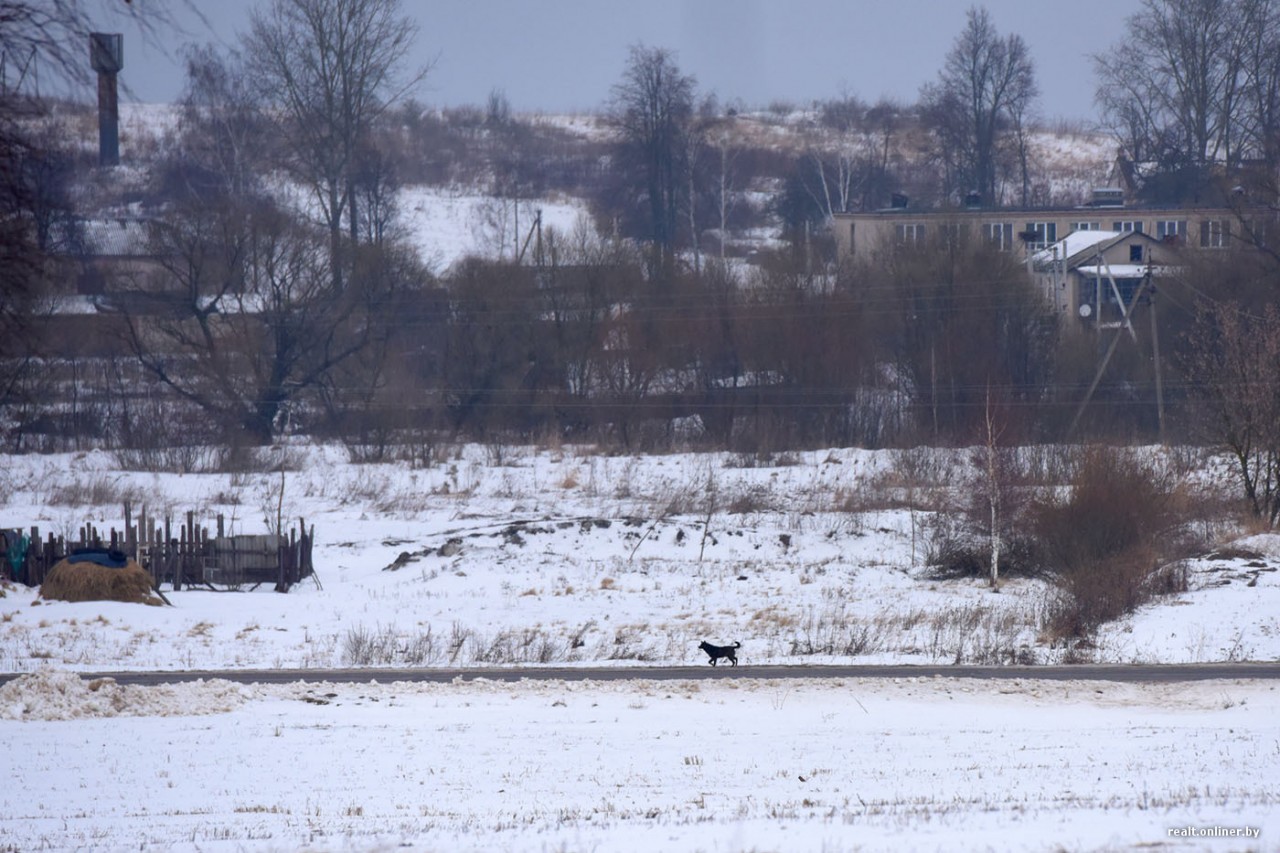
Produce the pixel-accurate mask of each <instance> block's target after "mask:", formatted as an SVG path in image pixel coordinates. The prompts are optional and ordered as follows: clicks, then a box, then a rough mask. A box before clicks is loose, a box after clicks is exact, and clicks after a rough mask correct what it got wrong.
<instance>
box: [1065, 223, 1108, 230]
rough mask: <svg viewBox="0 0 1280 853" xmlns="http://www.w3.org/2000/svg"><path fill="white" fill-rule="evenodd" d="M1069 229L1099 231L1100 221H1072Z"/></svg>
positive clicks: (1100, 227)
mask: <svg viewBox="0 0 1280 853" xmlns="http://www.w3.org/2000/svg"><path fill="white" fill-rule="evenodd" d="M1071 230H1072V231H1101V230H1102V223H1101V222H1072V223H1071Z"/></svg>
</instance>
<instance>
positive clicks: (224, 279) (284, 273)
mask: <svg viewBox="0 0 1280 853" xmlns="http://www.w3.org/2000/svg"><path fill="white" fill-rule="evenodd" d="M152 250H153V251H154V252H155V254H156V256H157V257H159V258H161V259H162V263H163V264H164V267H165V270H164V276H163V277H164V284H165V287H166V288H167V293H166V292H163V291H162V292H156V291H154V290H151V289H150V288H148V287H146V283H142V285H143V286H142V287H140V288H139V291H138V293H137V294H136V296H135V301H136V302H138V303H139V304H141V305H145V304H146V303H147V301H152V302H154V303H159V304H160V305H162V306H163V308H162V310H156V308H151V309H150V310H138V311H136V312H133V313H130V314H129V315H127V316H126V320H127V322H128V326H129V337H130V342H131V345H132V347H133V352H134V355H135V356H136V357H137V358H138V360H139V362H140V363H141V365H142V367H143V368H144V369H145V370H146V371H147V372H148V373H149V374H150V375H151V376H152V377H153V378H154V379H156V380H157V381H158V382H160V383H161V384H162V385H164V386H165V387H167V388H169V389H170V390H171V391H172V392H173V393H175V394H176V395H177V396H179V397H181V398H182V399H184V400H186V401H187V402H189V403H191V404H193V405H195V406H196V407H198V408H199V409H200V410H202V411H203V412H204V413H206V414H207V415H209V416H210V417H211V418H212V419H213V420H214V421H215V422H216V423H217V424H219V425H220V426H221V427H222V428H223V429H224V430H225V431H226V436H227V438H228V440H235V439H236V438H240V439H241V440H244V439H247V440H248V441H250V442H255V443H265V442H269V441H271V440H272V438H273V437H274V436H275V435H276V434H277V431H278V430H279V428H280V423H281V419H282V418H283V417H285V416H286V415H287V414H288V411H289V408H290V406H291V405H292V404H294V403H296V402H298V401H302V400H305V399H307V398H308V395H313V394H315V393H316V391H317V389H318V388H320V387H321V385H322V384H323V382H324V381H325V379H326V377H327V376H328V375H329V373H330V372H331V371H333V370H334V369H335V368H337V367H338V366H339V365H342V364H343V363H344V362H345V361H346V360H348V359H350V358H352V357H353V356H354V355H356V354H357V353H359V352H360V351H361V349H362V348H363V347H364V346H365V344H366V343H367V341H368V336H369V334H370V333H371V329H370V324H369V323H367V322H365V320H364V318H366V317H367V316H368V314H367V308H368V305H369V304H371V303H376V301H377V300H376V294H365V293H362V292H361V291H360V288H358V287H356V286H355V283H354V282H355V279H354V278H353V283H352V285H350V286H346V287H339V286H337V285H336V284H335V283H334V281H333V280H332V278H331V277H330V275H329V259H328V257H327V252H326V251H325V240H324V238H323V236H321V235H319V234H315V233H313V232H312V231H309V230H308V229H307V228H306V227H304V226H300V225H298V224H297V223H296V222H294V221H293V220H292V218H291V217H289V216H288V215H287V214H284V213H282V212H281V211H279V210H276V209H273V208H271V207H270V206H269V205H267V204H263V203H254V204H252V205H237V204H234V203H229V204H225V205H220V206H211V205H191V206H189V207H188V208H186V209H184V210H182V211H178V212H174V213H172V214H171V215H170V217H169V218H168V219H167V221H165V222H163V223H156V224H155V226H154V229H153V234H152ZM372 281H373V278H372V277H367V276H366V277H360V278H359V282H360V284H361V286H362V287H364V286H374V285H373V284H371V283H370V282H372Z"/></svg>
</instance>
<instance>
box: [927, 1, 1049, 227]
mask: <svg viewBox="0 0 1280 853" xmlns="http://www.w3.org/2000/svg"><path fill="white" fill-rule="evenodd" d="M1038 92H1039V90H1038V86H1037V84H1036V77H1035V65H1034V63H1033V62H1032V60H1031V54H1030V52H1029V51H1028V49H1027V45H1026V42H1024V41H1023V40H1022V37H1021V36H1019V35H1016V34H1011V35H1008V36H1004V37H1002V36H1001V35H1000V34H999V33H998V32H997V31H996V28H995V25H994V24H993V23H992V21H991V15H990V14H989V13H988V12H987V10H986V9H985V8H982V7H977V6H973V7H970V9H969V12H968V15H967V17H966V22H965V28H964V29H963V30H962V31H961V32H960V35H958V36H957V37H956V40H955V43H954V45H953V46H952V48H951V51H950V53H948V54H947V58H946V61H945V62H944V64H943V67H942V70H941V71H940V72H939V73H938V80H937V82H935V83H931V84H927V85H925V86H924V87H923V88H922V89H921V92H920V100H921V103H922V106H923V107H924V112H925V115H926V116H927V117H928V118H929V120H930V122H931V124H932V125H933V129H934V132H935V134H936V135H937V137H938V141H939V144H940V150H941V151H943V152H944V153H946V154H947V155H948V156H949V157H950V158H952V165H953V171H954V173H953V175H952V177H953V182H954V185H953V187H952V189H954V190H958V191H960V192H961V193H962V194H963V193H968V192H978V193H979V194H981V196H982V197H983V199H984V200H988V201H990V202H995V201H997V200H998V195H997V187H998V178H999V155H1000V153H1001V147H1002V145H1003V144H1004V142H1005V141H1006V137H1007V136H1008V134H1009V133H1010V131H1011V127H1012V126H1013V124H1014V122H1013V120H1014V119H1015V118H1019V117H1022V116H1025V115H1026V114H1027V110H1028V109H1029V106H1030V104H1031V103H1032V102H1033V101H1034V100H1035V98H1036V96H1037V95H1038Z"/></svg>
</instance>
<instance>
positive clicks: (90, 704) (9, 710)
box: [0, 669, 253, 720]
mask: <svg viewBox="0 0 1280 853" xmlns="http://www.w3.org/2000/svg"><path fill="white" fill-rule="evenodd" d="M252 695H253V691H252V689H250V688H247V687H245V686H243V685H239V684H233V683H232V682H230V681H223V680H220V679H218V680H214V681H203V680H201V681H195V682H192V683H189V684H160V685H154V686H148V687H142V686H135V685H125V684H117V683H116V681H115V679H113V678H97V679H94V680H92V681H86V680H84V679H82V678H80V676H78V675H76V674H75V673H70V672H62V671H59V670H53V669H44V670H40V671H39V672H32V673H28V674H26V675H20V676H18V677H17V678H15V679H13V680H12V681H10V682H8V683H7V684H5V685H4V686H2V687H0V719H5V720H79V719H85V718H89V717H178V716H195V715H202V714H223V713H226V712H228V711H234V710H235V709H236V708H239V707H240V706H241V705H243V704H244V702H245V700H246V699H248V698H251V696H252Z"/></svg>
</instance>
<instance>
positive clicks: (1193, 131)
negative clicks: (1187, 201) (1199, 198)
mask: <svg viewBox="0 0 1280 853" xmlns="http://www.w3.org/2000/svg"><path fill="white" fill-rule="evenodd" d="M1277 9H1278V4H1277V3H1276V2H1275V0H1143V2H1142V6H1141V8H1140V9H1139V10H1138V12H1137V13H1136V14H1134V15H1132V16H1131V17H1130V18H1129V19H1128V21H1127V24H1126V35H1125V39H1124V42H1123V43H1122V44H1120V45H1117V46H1116V47H1115V48H1113V49H1111V50H1108V51H1107V52H1105V53H1099V54H1096V55H1095V56H1094V57H1093V61H1094V66H1095V69H1096V73H1097V77H1098V88H1097V95H1096V100H1097V102H1098V104H1099V105H1100V106H1101V107H1102V110H1103V115H1104V117H1105V118H1106V119H1107V120H1108V121H1109V122H1110V123H1111V125H1112V127H1113V128H1114V129H1115V131H1116V132H1117V134H1118V135H1119V137H1120V140H1121V143H1122V144H1123V145H1124V146H1125V147H1126V148H1127V149H1128V151H1129V155H1130V156H1131V157H1132V158H1134V159H1135V160H1140V161H1146V162H1148V163H1152V164H1154V166H1155V170H1154V176H1155V177H1154V179H1149V180H1148V184H1149V187H1148V194H1149V195H1151V196H1152V197H1153V198H1156V199H1157V200H1161V201H1174V200H1181V197H1188V196H1191V197H1194V195H1196V194H1197V193H1200V192H1202V191H1203V190H1204V188H1205V187H1206V185H1207V184H1208V181H1209V177H1210V170H1211V169H1212V168H1214V167H1216V166H1223V167H1225V168H1227V169H1228V170H1230V169H1234V168H1236V167H1237V166H1238V165H1239V164H1240V163H1241V162H1242V160H1243V159H1244V158H1246V157H1251V156H1255V155H1257V154H1258V153H1261V152H1262V151H1263V150H1264V149H1265V148H1267V147H1268V142H1267V131H1265V130H1263V128H1264V127H1265V126H1266V125H1267V124H1271V130H1272V132H1274V131H1275V129H1276V125H1275V124H1274V121H1275V118H1276V116H1277V108H1278V107H1280V89H1277V85H1280V77H1278V76H1277V75H1278V74H1280V60H1277V58H1276V56H1277V50H1278V49H1280V41H1277V29H1276V16H1277ZM1270 145H1271V147H1273V148H1274V145H1275V143H1270ZM1161 194H1163V195H1161Z"/></svg>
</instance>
